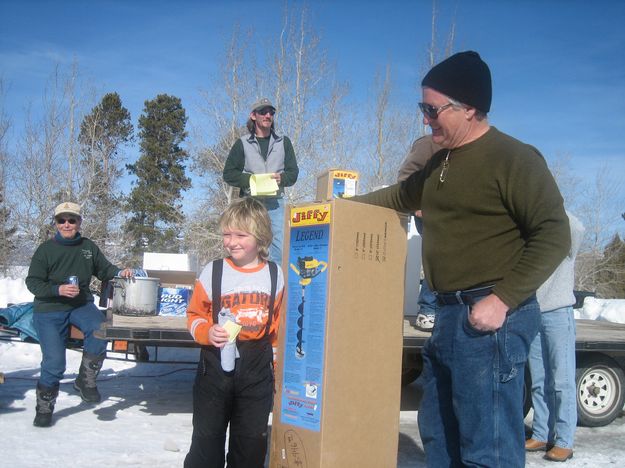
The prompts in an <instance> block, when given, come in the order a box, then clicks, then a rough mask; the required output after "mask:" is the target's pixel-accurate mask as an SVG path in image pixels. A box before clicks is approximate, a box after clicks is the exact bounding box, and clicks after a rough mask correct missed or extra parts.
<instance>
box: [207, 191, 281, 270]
mask: <svg viewBox="0 0 625 468" xmlns="http://www.w3.org/2000/svg"><path fill="white" fill-rule="evenodd" d="M227 228H230V229H238V230H240V231H245V232H249V233H250V234H251V235H252V236H254V237H255V238H256V242H257V244H258V256H259V257H260V259H261V260H263V261H266V260H267V259H268V258H269V246H270V245H271V241H272V239H273V233H272V231H271V220H270V219H269V214H268V213H267V209H266V208H265V206H264V205H263V204H262V203H261V202H259V201H258V200H256V199H254V198H251V197H245V198H241V199H239V200H234V201H233V202H232V203H231V204H230V205H228V207H227V208H226V210H225V211H224V212H223V214H222V215H221V218H219V229H220V230H221V231H222V232H223V230H224V229H227Z"/></svg>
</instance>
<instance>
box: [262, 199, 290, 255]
mask: <svg viewBox="0 0 625 468" xmlns="http://www.w3.org/2000/svg"><path fill="white" fill-rule="evenodd" d="M257 200H259V201H260V202H262V204H263V205H265V208H267V212H268V213H269V219H270V220H271V230H272V232H273V240H272V241H271V246H270V247H269V259H270V260H273V261H274V262H276V263H277V264H278V265H280V264H281V263H282V242H283V239H284V198H282V197H279V198H269V197H266V198H263V197H258V198H257Z"/></svg>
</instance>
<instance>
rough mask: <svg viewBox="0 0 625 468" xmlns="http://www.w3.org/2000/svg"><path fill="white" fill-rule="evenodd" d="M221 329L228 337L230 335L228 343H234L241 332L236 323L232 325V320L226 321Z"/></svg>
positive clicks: (239, 326)
mask: <svg viewBox="0 0 625 468" xmlns="http://www.w3.org/2000/svg"><path fill="white" fill-rule="evenodd" d="M223 327H224V329H225V330H226V331H227V332H228V335H230V337H229V338H228V341H229V342H230V343H232V342H234V340H236V339H237V335H238V334H239V332H240V331H241V325H239V324H238V323H234V322H233V321H232V320H228V321H227V322H226V323H224V325H223Z"/></svg>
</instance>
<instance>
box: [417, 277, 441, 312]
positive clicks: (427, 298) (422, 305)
mask: <svg viewBox="0 0 625 468" xmlns="http://www.w3.org/2000/svg"><path fill="white" fill-rule="evenodd" d="M417 303H418V304H419V313H420V314H424V315H436V309H437V308H438V304H437V302H436V296H435V295H434V293H433V292H432V290H431V289H430V286H428V282H427V280H426V279H425V278H423V280H422V281H421V287H420V288H419V300H418V302H417Z"/></svg>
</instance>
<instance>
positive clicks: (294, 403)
mask: <svg viewBox="0 0 625 468" xmlns="http://www.w3.org/2000/svg"><path fill="white" fill-rule="evenodd" d="M329 222H330V205H329V204H327V205H315V206H312V207H300V208H294V209H292V210H291V233H290V239H291V242H290V248H289V270H288V274H287V287H288V295H287V305H286V308H287V310H286V332H285V350H284V372H283V375H282V389H283V392H282V399H281V402H280V403H281V406H280V414H281V419H282V421H284V422H286V423H289V424H292V425H294V426H299V427H302V428H305V429H310V430H313V431H319V430H320V421H321V413H322V407H323V394H322V389H323V362H324V361H323V359H324V347H325V342H324V335H325V326H326V296H327V273H326V270H327V268H328V251H329V246H330V241H329V237H330V224H329Z"/></svg>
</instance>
